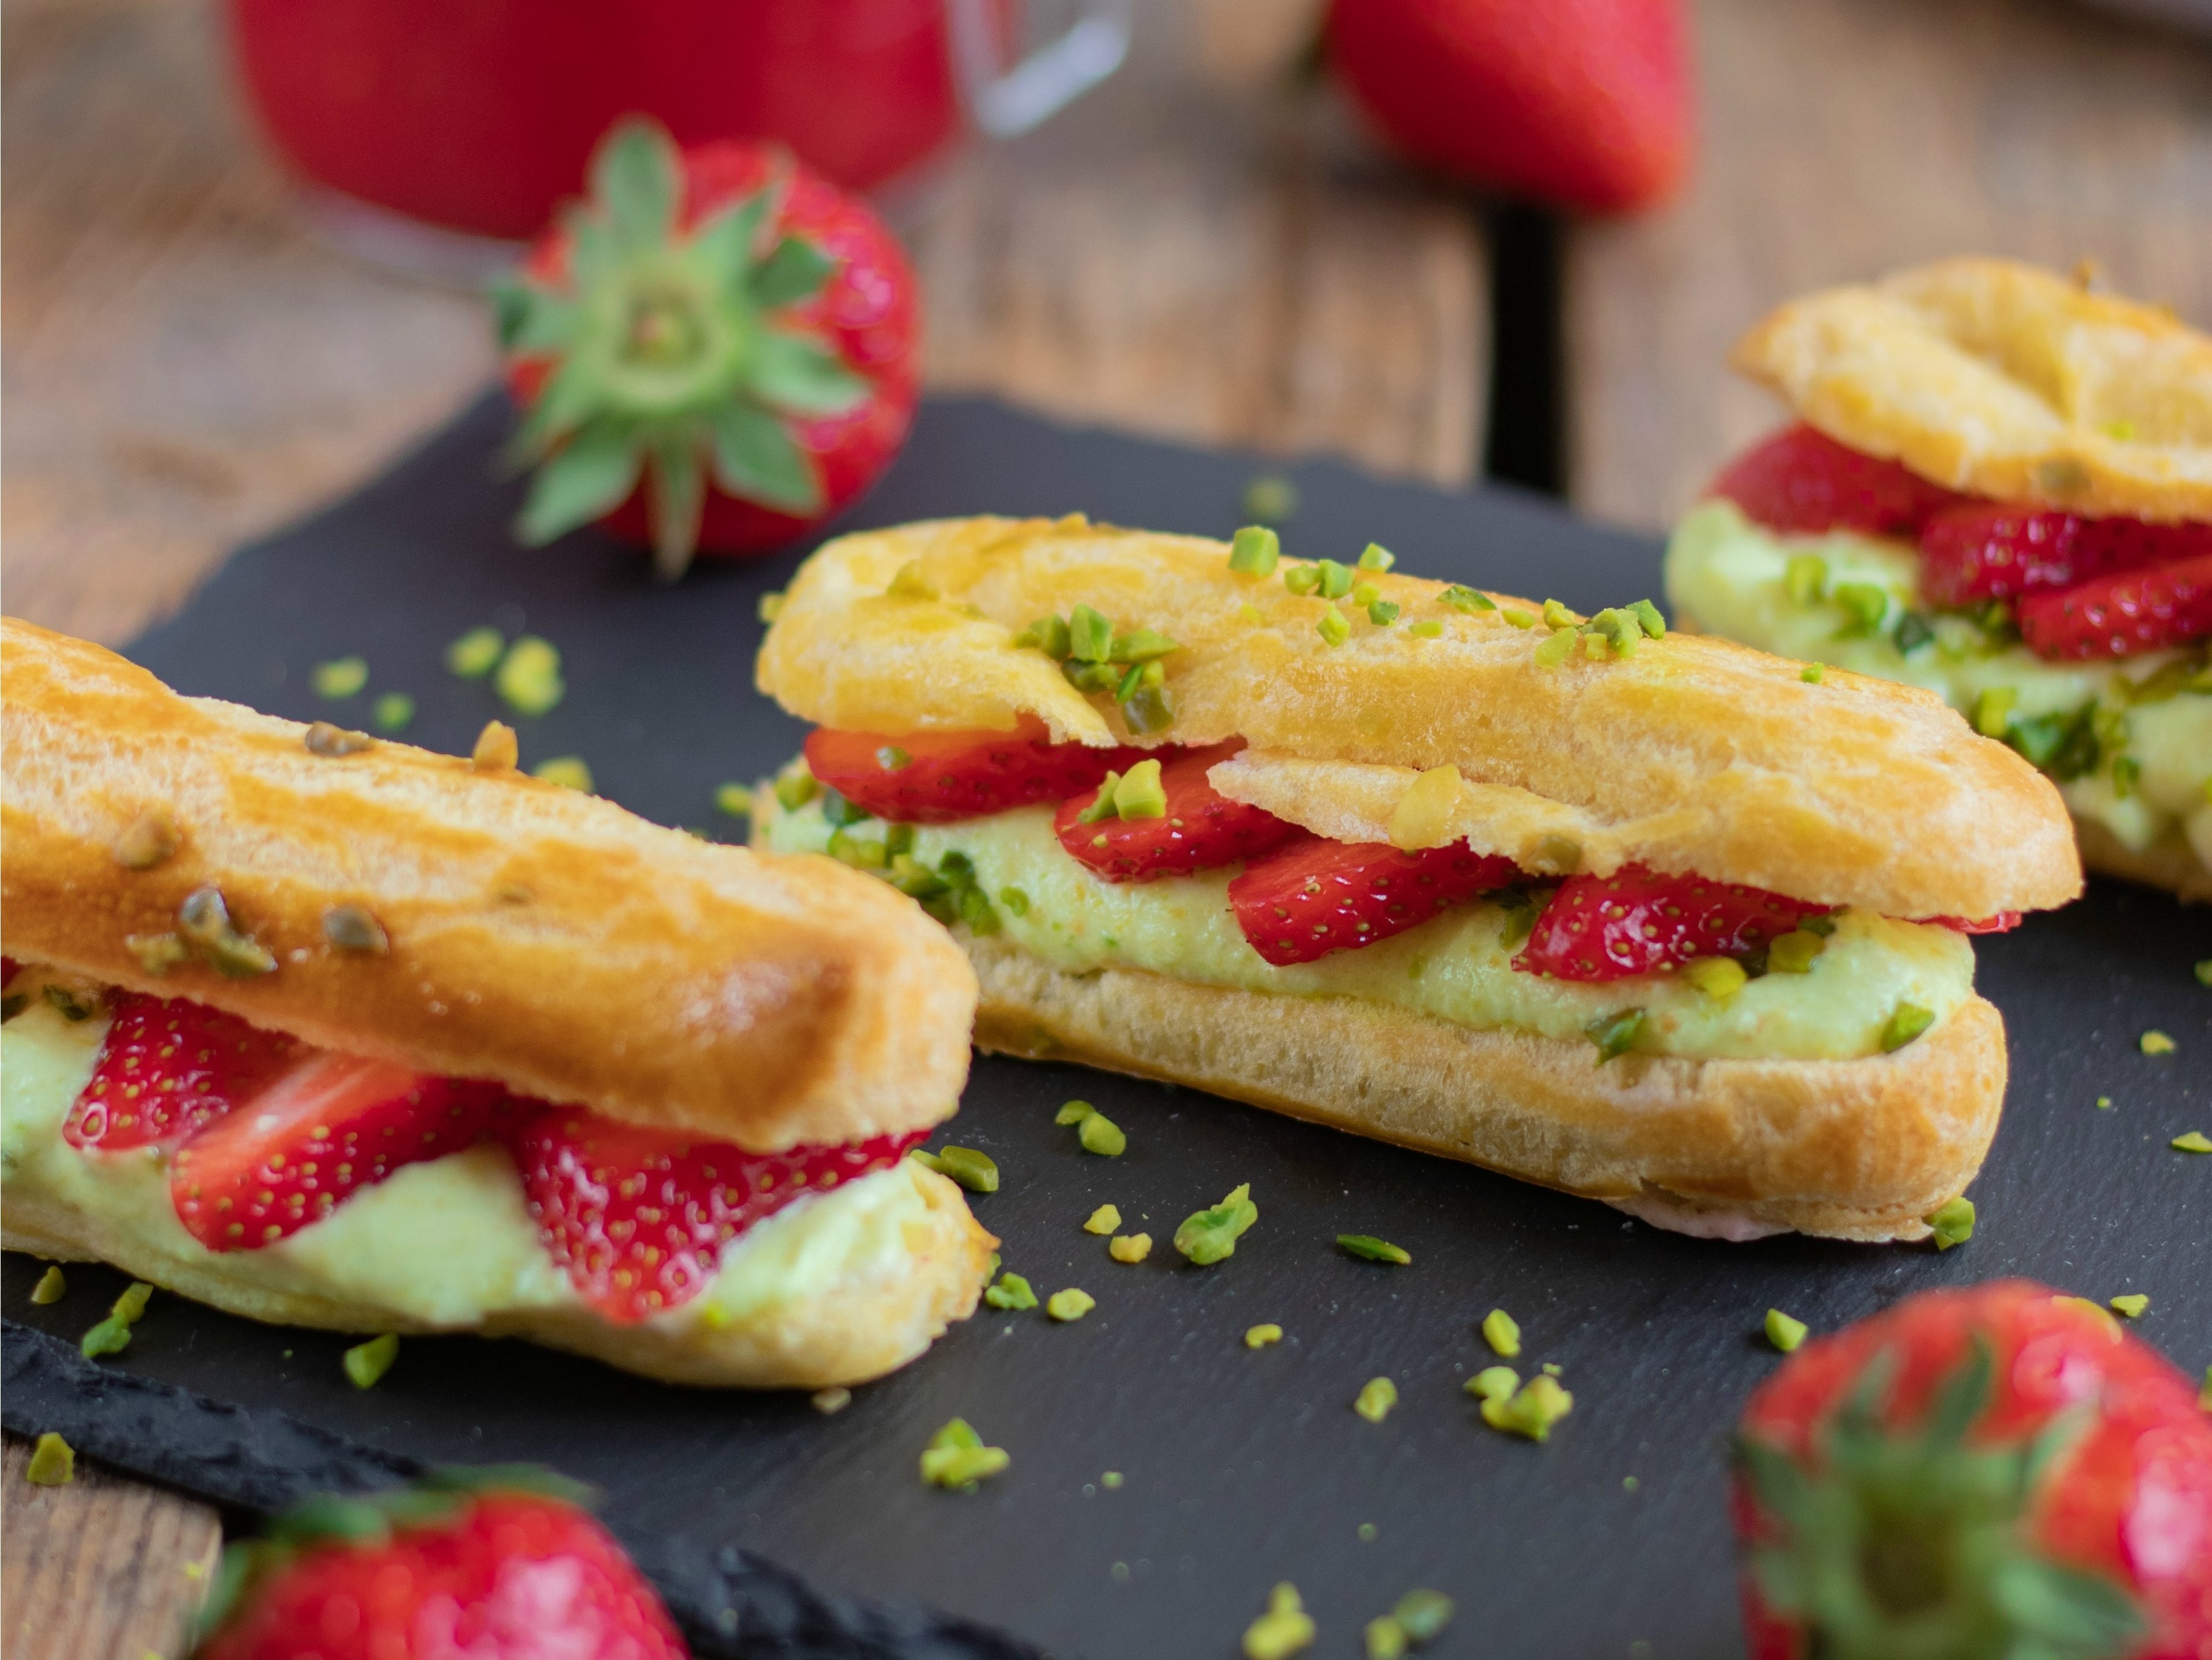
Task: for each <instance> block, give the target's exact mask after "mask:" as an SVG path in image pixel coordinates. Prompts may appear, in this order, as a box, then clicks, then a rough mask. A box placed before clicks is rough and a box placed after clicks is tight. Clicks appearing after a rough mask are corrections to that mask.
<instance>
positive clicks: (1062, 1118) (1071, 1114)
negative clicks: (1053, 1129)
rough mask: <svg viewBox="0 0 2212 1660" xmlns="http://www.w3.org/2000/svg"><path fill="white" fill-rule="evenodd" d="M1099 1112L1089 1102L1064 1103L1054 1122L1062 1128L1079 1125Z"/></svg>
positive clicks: (1053, 1117) (1054, 1117)
mask: <svg viewBox="0 0 2212 1660" xmlns="http://www.w3.org/2000/svg"><path fill="white" fill-rule="evenodd" d="M1097 1110H1098V1109H1097V1108H1096V1107H1094V1106H1092V1105H1091V1104H1090V1103H1089V1102H1088V1101H1063V1102H1062V1103H1060V1110H1059V1111H1058V1112H1056V1113H1054V1114H1053V1116H1052V1122H1054V1123H1055V1124H1058V1125H1060V1126H1061V1127H1062V1128H1065V1127H1066V1126H1067V1125H1069V1124H1079V1123H1081V1122H1083V1121H1084V1120H1085V1119H1086V1118H1088V1117H1090V1116H1091V1114H1092V1113H1094V1112H1096V1111H1097Z"/></svg>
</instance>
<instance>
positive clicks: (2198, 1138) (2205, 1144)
mask: <svg viewBox="0 0 2212 1660" xmlns="http://www.w3.org/2000/svg"><path fill="white" fill-rule="evenodd" d="M2166 1145H2167V1146H2170V1147H2172V1149H2173V1150H2174V1151H2175V1152H2212V1136H2207V1135H2206V1134H2204V1132H2203V1130H2186V1131H2185V1132H2183V1133H2182V1134H2179V1135H2177V1136H2175V1137H2174V1138H2173V1140H2171V1141H2169V1142H2167V1143H2166Z"/></svg>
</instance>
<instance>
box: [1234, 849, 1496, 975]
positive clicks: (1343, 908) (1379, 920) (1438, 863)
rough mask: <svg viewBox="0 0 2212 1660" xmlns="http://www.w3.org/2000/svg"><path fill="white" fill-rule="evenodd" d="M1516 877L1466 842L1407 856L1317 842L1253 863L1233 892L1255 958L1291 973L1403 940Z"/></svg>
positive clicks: (1379, 850) (1274, 854)
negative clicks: (1332, 956) (1336, 955)
mask: <svg viewBox="0 0 2212 1660" xmlns="http://www.w3.org/2000/svg"><path fill="white" fill-rule="evenodd" d="M1514 874H1515V872H1514V865H1513V861H1512V860H1510V859H1507V858H1504V857H1502V856H1501V855H1499V854H1479V853H1476V852H1474V850H1473V849H1472V848H1469V847H1468V845H1467V843H1466V842H1455V843H1454V844H1453V845H1452V846H1450V847H1448V848H1426V849H1425V850H1424V851H1422V852H1419V853H1401V852H1400V851H1399V850H1398V849H1397V848H1394V847H1392V846H1390V845H1389V843H1388V842H1328V841H1323V840H1322V838H1321V837H1320V836H1310V837H1307V838H1306V839H1304V840H1303V841H1299V842H1293V843H1292V844H1291V846H1289V847H1287V848H1282V849H1280V850H1279V851H1278V852H1275V853H1273V854H1269V855H1268V856H1267V857H1266V858H1265V859H1261V860H1255V862H1254V863H1253V864H1252V865H1251V866H1249V868H1247V869H1246V871H1245V872H1244V873H1243V875H1242V876H1240V877H1238V878H1237V879H1236V880H1235V881H1233V882H1231V884H1230V885H1229V904H1230V908H1231V909H1232V910H1234V911H1235V912H1236V914H1237V927H1240V928H1242V929H1243V931H1244V937H1245V939H1248V940H1249V941H1250V942H1251V946H1252V949H1253V950H1254V951H1255V952H1259V953H1260V955H1261V957H1263V958H1266V959H1267V961H1268V962H1270V963H1273V964H1274V965H1275V966H1276V967H1277V968H1288V967H1289V966H1290V965H1291V964H1293V963H1310V962H1312V961H1313V960H1314V959H1315V958H1320V957H1326V956H1328V954H1329V953H1330V952H1336V951H1351V950H1353V949H1355V948H1356V947H1358V946H1371V945H1373V944H1374V943H1375V942H1376V940H1378V939H1389V937H1390V936H1391V935H1392V934H1394V933H1404V932H1405V931H1406V930H1407V928H1410V927H1416V926H1418V925H1419V924H1420V923H1423V922H1425V921H1428V920H1429V919H1430V918H1431V917H1432V916H1434V915H1437V912H1439V911H1442V910H1444V909H1448V908H1449V907H1450V906H1453V905H1456V904H1458V903H1461V902H1462V901H1463V900H1468V899H1472V898H1474V897H1475V896H1476V895H1477V894H1480V893H1488V892H1489V891H1491V890H1492V889H1493V888H1502V887H1504V885H1506V884H1507V883H1508V882H1510V881H1511V880H1512V879H1513V877H1514Z"/></svg>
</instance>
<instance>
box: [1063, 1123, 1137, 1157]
mask: <svg viewBox="0 0 2212 1660" xmlns="http://www.w3.org/2000/svg"><path fill="white" fill-rule="evenodd" d="M1075 1139H1076V1140H1078V1141H1079V1142H1081V1143H1082V1144H1083V1150H1084V1152H1095V1153H1097V1155H1098V1156H1099V1157H1100V1158H1120V1157H1121V1155H1122V1154H1123V1153H1125V1152H1127V1151H1128V1150H1129V1138H1128V1137H1127V1135H1125V1134H1122V1133H1121V1126H1120V1125H1119V1124H1116V1123H1115V1122H1114V1121H1113V1120H1112V1119H1110V1118H1109V1117H1108V1116H1106V1115H1105V1114H1104V1113H1103V1112H1097V1111H1093V1112H1091V1113H1090V1114H1088V1115H1087V1116H1085V1118H1084V1120H1083V1122H1081V1123H1079V1124H1078V1125H1077V1126H1076V1127H1075Z"/></svg>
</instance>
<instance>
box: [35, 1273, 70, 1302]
mask: <svg viewBox="0 0 2212 1660" xmlns="http://www.w3.org/2000/svg"><path fill="white" fill-rule="evenodd" d="M68 1291H69V1281H68V1280H66V1279H64V1277H63V1275H62V1271H61V1267H60V1265H59V1264H58V1263H52V1262H50V1263H48V1264H47V1265H46V1272H45V1273H44V1274H40V1276H39V1283H38V1284H37V1285H35V1286H32V1287H31V1300H32V1301H33V1303H36V1304H38V1305H39V1306H40V1308H45V1307H46V1305H47V1304H50V1303H58V1302H60V1301H61V1300H62V1298H63V1297H64V1295H66V1294H67V1292H68Z"/></svg>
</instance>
